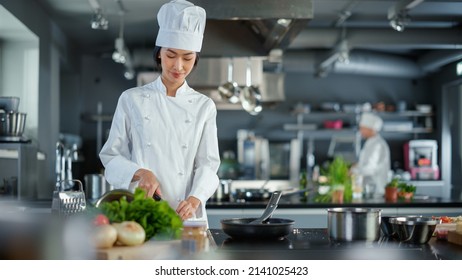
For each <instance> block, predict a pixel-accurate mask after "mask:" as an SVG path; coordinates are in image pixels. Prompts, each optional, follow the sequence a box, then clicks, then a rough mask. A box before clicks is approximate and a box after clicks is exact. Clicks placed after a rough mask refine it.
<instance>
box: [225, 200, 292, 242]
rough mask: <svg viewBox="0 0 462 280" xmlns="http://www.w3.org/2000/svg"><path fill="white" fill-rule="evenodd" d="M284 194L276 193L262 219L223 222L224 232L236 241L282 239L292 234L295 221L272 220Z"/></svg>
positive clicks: (240, 219) (233, 219) (232, 219)
mask: <svg viewBox="0 0 462 280" xmlns="http://www.w3.org/2000/svg"><path fill="white" fill-rule="evenodd" d="M281 195H282V193H281V192H280V191H275V192H273V194H272V195H271V198H270V200H269V202H268V204H267V206H266V209H265V211H264V212H263V214H262V216H261V217H260V218H231V219H223V220H221V221H220V222H221V227H222V229H223V232H224V233H226V234H227V235H229V236H231V237H232V238H235V239H280V238H284V237H286V236H287V235H289V234H290V232H291V231H292V228H293V225H294V223H295V222H294V220H290V219H279V218H271V216H272V214H273V212H274V210H276V208H277V203H278V202H279V199H280V198H281Z"/></svg>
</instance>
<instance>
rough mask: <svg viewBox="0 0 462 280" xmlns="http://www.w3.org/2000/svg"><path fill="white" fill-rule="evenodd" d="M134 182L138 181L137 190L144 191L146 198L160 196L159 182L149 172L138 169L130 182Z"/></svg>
mask: <svg viewBox="0 0 462 280" xmlns="http://www.w3.org/2000/svg"><path fill="white" fill-rule="evenodd" d="M134 181H138V188H140V189H143V190H145V191H146V197H152V196H153V195H154V193H157V194H159V195H160V189H159V186H160V184H159V181H157V177H156V175H154V173H152V171H151V170H148V169H143V168H141V169H138V170H137V171H136V172H135V174H134V175H133V179H132V182H134Z"/></svg>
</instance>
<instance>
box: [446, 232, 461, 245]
mask: <svg viewBox="0 0 462 280" xmlns="http://www.w3.org/2000/svg"><path fill="white" fill-rule="evenodd" d="M448 242H451V243H454V244H457V245H462V234H461V233H458V232H457V231H453V230H451V231H448Z"/></svg>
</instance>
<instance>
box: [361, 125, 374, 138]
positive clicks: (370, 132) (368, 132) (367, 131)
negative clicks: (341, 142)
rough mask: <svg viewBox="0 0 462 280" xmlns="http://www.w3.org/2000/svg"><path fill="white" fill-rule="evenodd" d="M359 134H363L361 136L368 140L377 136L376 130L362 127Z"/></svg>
mask: <svg viewBox="0 0 462 280" xmlns="http://www.w3.org/2000/svg"><path fill="white" fill-rule="evenodd" d="M359 132H360V133H361V136H362V137H363V138H366V139H367V138H369V137H372V136H374V135H375V130H373V129H371V128H369V127H365V126H360V127H359Z"/></svg>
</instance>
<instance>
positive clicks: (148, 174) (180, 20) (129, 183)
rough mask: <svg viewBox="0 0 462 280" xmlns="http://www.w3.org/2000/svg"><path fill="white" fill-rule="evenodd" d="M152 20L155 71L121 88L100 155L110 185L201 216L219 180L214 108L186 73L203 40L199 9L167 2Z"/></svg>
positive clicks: (185, 3) (202, 16)
mask: <svg viewBox="0 0 462 280" xmlns="http://www.w3.org/2000/svg"><path fill="white" fill-rule="evenodd" d="M157 20H158V23H159V33H158V35H157V39H156V50H157V51H156V52H155V57H154V58H155V60H156V61H158V62H160V65H161V69H162V73H161V76H160V77H159V78H157V79H156V80H155V81H153V82H151V83H149V84H147V85H144V86H140V87H135V88H131V89H128V90H126V91H125V92H123V93H122V94H121V96H120V97H119V101H118V104H117V108H116V110H115V113H114V118H113V121H112V126H111V130H110V133H109V137H108V140H107V142H106V143H105V144H104V146H103V148H102V150H101V152H100V158H101V161H102V163H103V165H104V167H105V177H106V179H107V181H108V182H109V183H110V184H111V185H114V186H116V187H120V188H129V189H132V190H133V189H134V188H137V187H138V188H141V189H144V190H145V191H146V192H147V195H148V196H149V197H152V196H153V195H154V194H155V193H156V194H158V195H160V196H161V197H162V199H164V200H166V201H168V203H169V205H170V206H171V207H172V208H173V209H176V212H177V213H178V215H179V216H180V217H181V218H182V219H183V220H186V219H189V218H202V219H205V220H207V216H206V213H205V202H206V201H207V199H208V198H209V197H211V196H212V195H213V193H214V192H215V190H216V188H217V187H218V184H219V180H218V176H217V171H218V167H219V165H220V156H219V151H218V139H217V127H216V115H217V111H216V107H215V104H214V102H213V101H212V100H211V99H210V98H208V97H206V96H205V95H203V94H200V93H199V92H197V91H195V90H193V89H192V88H190V87H189V86H188V83H187V82H186V80H185V78H186V77H187V76H188V74H189V73H190V72H191V70H192V69H193V67H194V65H195V63H196V61H197V59H198V53H199V52H200V50H201V47H202V38H203V33H204V29H205V10H204V9H203V8H201V7H199V6H195V5H193V4H192V3H190V2H188V1H184V0H176V1H171V2H169V3H166V4H164V5H163V6H162V7H161V8H160V10H159V13H158V14H157Z"/></svg>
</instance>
